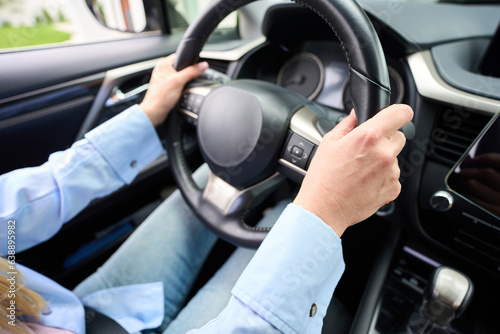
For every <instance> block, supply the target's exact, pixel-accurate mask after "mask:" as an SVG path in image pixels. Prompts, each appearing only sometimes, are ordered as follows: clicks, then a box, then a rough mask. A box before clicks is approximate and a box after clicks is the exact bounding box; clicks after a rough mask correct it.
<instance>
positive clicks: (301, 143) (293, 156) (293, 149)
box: [283, 133, 315, 170]
mask: <svg viewBox="0 0 500 334" xmlns="http://www.w3.org/2000/svg"><path fill="white" fill-rule="evenodd" d="M285 147H286V149H285V151H284V153H283V158H284V159H285V160H286V161H288V162H291V163H292V164H294V165H295V166H297V167H299V168H302V169H303V170H306V166H307V163H308V161H309V160H310V157H311V155H312V152H313V150H314V147H315V146H314V144H313V143H311V142H310V141H308V140H306V139H304V138H302V137H301V136H299V135H297V134H295V133H292V134H291V135H290V137H289V139H288V143H287V145H286V146H285Z"/></svg>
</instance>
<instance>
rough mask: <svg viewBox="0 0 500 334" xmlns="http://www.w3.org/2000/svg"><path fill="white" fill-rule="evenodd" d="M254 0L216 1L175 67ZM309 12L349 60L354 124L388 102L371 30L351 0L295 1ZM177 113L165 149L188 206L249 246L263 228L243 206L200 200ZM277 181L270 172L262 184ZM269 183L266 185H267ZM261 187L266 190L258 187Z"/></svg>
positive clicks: (186, 40) (189, 35) (193, 58)
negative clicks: (235, 208)
mask: <svg viewBox="0 0 500 334" xmlns="http://www.w3.org/2000/svg"><path fill="white" fill-rule="evenodd" d="M253 1H255V0H216V1H213V2H211V3H210V4H209V5H208V6H207V7H206V8H205V9H204V11H203V12H202V13H201V14H200V15H199V16H198V17H197V18H196V19H195V21H194V22H193V23H192V24H191V25H190V26H189V28H188V29H187V31H186V33H185V34H184V37H183V39H182V41H181V43H180V44H179V46H178V48H177V58H176V62H175V68H176V69H177V70H181V69H183V68H185V67H187V66H189V65H192V64H194V63H196V62H197V61H198V60H199V53H200V51H201V49H202V48H203V46H204V45H205V43H206V41H207V39H208V37H209V36H210V34H211V33H212V31H213V30H214V29H215V27H216V26H217V25H218V24H219V23H220V22H221V21H222V20H223V19H224V18H225V17H226V16H227V15H228V14H230V13H231V12H233V11H234V10H237V9H238V8H240V7H241V6H244V5H246V4H248V3H251V2H253ZM295 2H296V3H298V4H301V5H303V6H305V7H307V8H309V9H311V10H313V11H314V12H315V13H317V14H318V15H319V16H320V17H321V18H323V20H324V21H325V22H326V23H327V24H328V25H329V26H330V27H331V28H332V30H333V32H334V33H335V34H336V36H337V37H338V39H339V40H340V43H341V47H342V49H343V51H344V53H345V55H346V59H347V62H348V64H349V76H350V87H351V96H352V101H353V105H354V109H355V112H356V114H357V117H358V123H362V122H364V121H366V120H368V119H369V118H370V117H371V116H373V115H374V114H376V113H377V112H378V111H379V110H381V109H383V108H384V107H386V106H387V105H388V104H389V96H390V88H389V87H390V86H389V75H388V70H387V65H386V63H385V57H384V53H383V50H382V47H381V45H380V42H379V40H378V37H377V34H376V32H375V30H374V28H373V26H372V24H371V22H370V20H369V19H368V17H367V16H366V14H365V13H364V11H363V10H362V9H361V7H360V6H359V5H358V4H357V2H355V1H353V0H335V1H332V0H295ZM179 121H180V115H179V113H178V112H176V111H175V110H174V111H173V112H172V113H171V115H170V116H169V118H168V119H167V150H168V151H169V157H170V165H171V169H172V173H173V176H174V178H175V179H176V181H177V184H178V187H179V189H180V191H181V193H182V194H183V196H184V198H185V200H186V201H187V203H188V204H189V206H190V207H191V208H192V209H193V211H194V212H195V213H196V214H197V215H198V216H199V217H200V218H201V219H202V221H203V222H204V223H205V224H207V226H208V227H209V228H210V229H212V230H213V231H214V232H215V233H216V234H218V235H219V236H220V237H222V238H223V239H225V240H227V241H229V242H231V243H233V244H235V245H237V246H243V247H251V248H255V247H258V246H259V245H260V243H261V242H262V240H263V239H264V238H265V236H266V235H267V233H268V231H269V229H268V228H254V227H250V226H248V225H247V224H245V222H244V216H245V215H246V211H245V210H243V211H241V212H234V213H231V212H221V211H220V210H219V209H217V208H214V207H213V205H211V203H208V202H207V201H206V200H204V197H203V191H202V190H201V189H199V188H198V186H197V185H196V184H195V182H194V181H193V179H192V177H191V171H190V169H189V168H188V166H187V162H186V159H185V156H184V152H183V150H182V143H181V130H180V127H179V126H178V124H179ZM276 182H279V177H276V175H273V178H272V181H270V182H268V184H271V185H272V184H275V183H276ZM270 188H272V187H270ZM264 191H266V189H264Z"/></svg>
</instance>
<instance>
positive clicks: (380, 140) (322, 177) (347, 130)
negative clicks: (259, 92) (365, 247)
mask: <svg viewBox="0 0 500 334" xmlns="http://www.w3.org/2000/svg"><path fill="white" fill-rule="evenodd" d="M412 118H413V111H412V109H411V108H410V107H409V106H407V105H392V106H390V107H387V108H385V109H383V110H381V111H380V112H379V113H377V114H376V115H375V116H373V117H372V118H371V119H369V120H368V121H366V122H365V123H363V124H361V125H360V126H358V127H356V125H357V121H356V115H355V114H354V113H353V112H352V113H351V114H350V115H349V116H348V117H346V118H345V119H344V120H342V122H340V123H339V124H338V125H337V126H336V127H335V128H334V129H333V130H332V131H330V132H329V133H327V134H326V135H325V137H324V138H323V141H322V142H321V145H320V146H319V147H318V150H317V152H316V154H315V156H314V158H313V160H312V162H311V165H310V167H309V169H308V172H307V175H306V177H305V178H304V181H303V183H302V186H301V188H300V191H299V193H298V195H297V197H296V198H295V200H294V204H296V205H300V206H302V207H303V208H304V209H306V210H308V211H310V212H312V213H313V214H315V215H316V216H318V217H319V218H321V219H322V220H323V221H324V222H325V223H326V224H328V225H329V226H330V227H331V228H332V229H333V230H334V231H335V233H336V234H337V235H338V236H339V237H340V236H342V234H343V233H344V231H345V230H346V229H347V228H348V227H349V226H351V225H354V224H357V223H358V222H360V221H363V220H365V219H366V218H368V217H370V216H371V215H373V214H374V213H375V212H376V211H377V210H378V209H379V208H380V207H381V206H382V205H384V204H387V203H389V202H390V201H392V200H394V199H395V198H396V197H397V196H398V195H399V193H400V191H401V184H400V183H399V174H400V170H399V166H398V161H397V155H398V154H399V153H400V152H401V150H402V149H403V147H404V145H405V143H406V139H405V136H404V135H403V133H402V132H401V131H398V129H399V128H401V127H402V126H403V125H404V124H406V123H408V122H410V121H411V119H412Z"/></svg>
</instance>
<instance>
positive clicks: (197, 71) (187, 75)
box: [177, 61, 208, 84]
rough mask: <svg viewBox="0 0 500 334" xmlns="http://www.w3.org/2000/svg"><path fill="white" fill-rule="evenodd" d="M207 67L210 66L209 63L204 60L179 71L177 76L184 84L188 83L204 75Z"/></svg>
mask: <svg viewBox="0 0 500 334" xmlns="http://www.w3.org/2000/svg"><path fill="white" fill-rule="evenodd" d="M207 68H208V63H207V62H206V61H204V62H201V63H198V64H194V65H191V66H188V67H186V68H185V69H183V70H181V71H179V72H177V76H178V77H179V78H180V79H181V80H182V82H183V84H186V83H188V82H189V81H191V80H193V79H196V78H197V77H199V76H200V75H202V74H203V72H205V70H206V69H207Z"/></svg>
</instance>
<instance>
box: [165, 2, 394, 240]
mask: <svg viewBox="0 0 500 334" xmlns="http://www.w3.org/2000/svg"><path fill="white" fill-rule="evenodd" d="M250 2H252V0H216V1H212V2H211V3H210V4H209V5H208V6H207V7H206V8H205V9H204V11H203V12H202V13H201V14H200V15H199V16H198V17H197V19H196V20H195V21H194V22H193V23H192V24H191V25H190V26H189V28H188V29H187V31H186V33H185V35H184V37H183V39H182V41H181V43H180V45H179V47H178V48H177V59H176V63H175V68H176V69H177V70H181V69H183V68H185V67H187V66H189V65H191V64H194V63H196V62H197V61H198V59H199V53H200V51H201V49H202V48H203V46H204V44H205V43H206V41H207V39H208V37H209V35H210V33H211V32H212V31H213V30H214V29H215V27H216V26H217V25H218V24H219V23H220V22H221V21H222V19H223V18H224V17H226V16H227V15H228V14H229V13H231V12H232V11H234V10H236V9H238V8H239V7H241V6H243V5H246V4H248V3H250ZM296 2H297V3H299V4H302V5H304V6H306V7H308V8H309V9H311V10H313V11H314V12H316V13H317V14H318V15H319V16H320V17H321V18H323V20H324V21H326V23H327V24H328V25H329V26H330V27H331V28H332V30H333V32H334V33H335V34H336V35H337V37H338V39H339V40H340V44H341V47H342V49H343V50H344V53H345V56H346V59H347V62H348V64H349V72H350V74H349V75H350V89H351V96H352V102H353V105H354V109H355V112H356V115H357V118H358V123H361V122H364V121H366V120H367V119H369V118H370V117H371V116H373V115H374V114H375V113H377V112H378V111H379V110H381V109H382V108H384V107H386V106H387V105H388V104H389V96H390V86H389V76H388V71H387V65H386V62H385V57H384V53H383V51H382V47H381V45H380V41H379V39H378V37H377V34H376V32H375V30H374V28H373V26H372V24H371V22H370V21H369V19H368V17H367V16H366V14H365V13H364V11H363V10H362V9H361V7H360V6H359V5H358V4H357V3H356V2H355V1H354V0H296ZM314 109H315V108H314V106H313V104H312V103H311V102H310V101H308V100H307V99H305V98H304V97H302V96H300V95H298V94H296V93H294V92H291V91H289V90H286V89H285V88H282V87H279V86H277V85H274V84H271V83H267V82H262V81H258V80H233V81H229V82H226V83H224V84H213V83H211V84H198V85H194V86H192V87H189V88H187V89H185V91H184V94H183V98H181V102H180V104H179V108H178V110H176V109H174V110H173V112H172V113H171V114H170V116H169V118H168V119H167V135H166V136H167V150H168V153H169V158H170V164H171V170H172V173H173V176H174V178H175V179H176V181H177V184H178V187H179V189H180V191H181V193H182V195H183V196H184V198H185V200H186V202H187V203H188V204H189V206H190V207H191V208H192V210H193V211H194V212H195V213H196V214H197V215H198V216H199V217H200V218H201V220H202V221H203V222H204V223H205V224H206V225H207V226H208V227H209V228H210V229H211V230H213V231H214V232H215V233H216V234H218V235H219V236H220V237H221V238H223V239H225V240H227V241H229V242H231V243H233V244H234V245H237V246H243V247H251V248H256V247H258V246H259V245H260V243H261V242H262V241H263V240H264V238H265V236H266V235H267V233H268V231H269V229H268V228H256V227H251V226H249V225H247V224H246V223H245V216H246V215H247V213H248V210H249V208H250V207H252V206H253V205H254V204H255V203H256V202H258V201H259V200H260V199H261V198H262V197H264V196H266V195H267V194H269V193H270V192H272V191H273V190H274V189H275V188H276V186H277V185H278V184H280V182H281V181H282V180H283V179H284V176H283V175H284V174H287V173H279V172H278V171H277V170H278V169H280V171H282V170H283V169H285V170H287V169H288V170H293V171H295V172H297V171H298V172H300V173H301V174H303V175H304V174H305V173H306V169H307V166H308V163H309V160H310V159H311V155H312V154H313V153H314V150H315V146H316V145H319V142H320V141H321V138H322V135H321V132H320V131H319V130H318V127H321V126H319V125H320V124H319V123H321V122H320V120H321V119H320V118H319V117H318V114H317V113H315V112H314ZM181 117H187V118H188V120H190V122H191V123H193V124H196V127H197V136H198V142H199V147H200V150H201V153H202V156H203V158H204V159H205V161H206V163H207V164H208V166H209V167H210V171H211V172H210V176H209V180H208V183H207V185H206V187H205V189H200V188H199V187H198V186H197V185H196V184H195V182H194V181H193V179H192V176H191V171H190V169H189V168H188V166H187V163H186V159H185V154H184V152H183V149H182V143H181V131H182V130H181V127H180V126H179V122H180V121H181ZM332 158H333V159H335V157H332Z"/></svg>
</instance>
